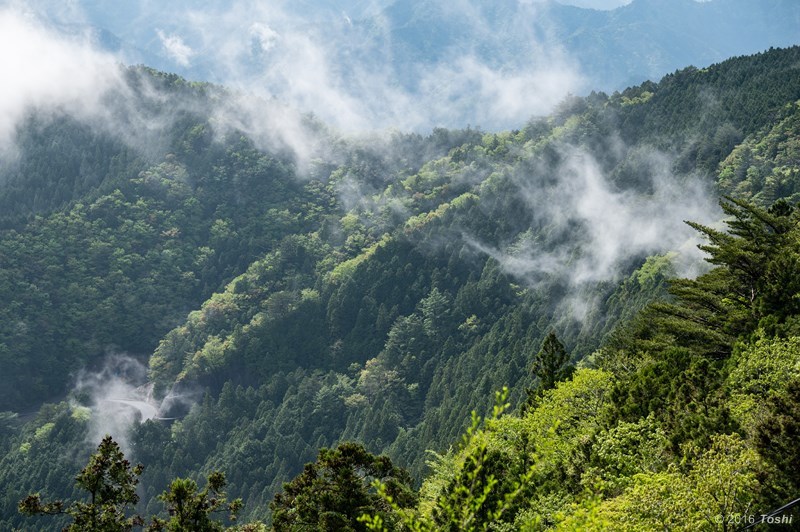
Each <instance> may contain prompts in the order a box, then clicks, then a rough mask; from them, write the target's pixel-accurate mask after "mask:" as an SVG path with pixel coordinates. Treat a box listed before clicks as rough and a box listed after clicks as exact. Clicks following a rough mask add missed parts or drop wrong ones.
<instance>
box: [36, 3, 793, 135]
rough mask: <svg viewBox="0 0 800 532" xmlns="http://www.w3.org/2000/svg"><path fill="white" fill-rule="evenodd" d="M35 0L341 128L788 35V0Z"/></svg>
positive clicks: (433, 120) (523, 110)
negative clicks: (596, 0)
mask: <svg viewBox="0 0 800 532" xmlns="http://www.w3.org/2000/svg"><path fill="white" fill-rule="evenodd" d="M52 3H53V2H52V1H51V0H37V2H36V3H33V4H34V5H38V4H42V5H43V6H50V5H51V4H52ZM40 11H41V16H42V18H44V19H46V20H50V21H51V22H52V24H54V25H56V26H57V27H59V28H61V29H62V30H63V31H65V32H67V33H69V32H73V33H75V32H77V33H80V32H82V31H85V32H89V33H90V34H92V35H94V40H95V41H96V42H97V44H99V45H101V46H103V47H104V48H106V49H108V50H111V51H114V52H116V53H119V54H121V56H122V57H123V58H124V61H125V62H126V63H128V64H137V63H145V64H148V65H151V66H154V67H157V68H160V69H163V70H167V71H170V72H177V73H179V74H181V75H182V76H185V77H187V78H189V79H197V80H207V81H213V82H217V83H223V84H226V85H229V86H238V87H247V88H248V89H250V90H256V91H262V92H263V93H264V94H266V95H269V96H275V97H277V98H280V99H281V100H283V101H288V102H291V103H292V104H294V105H295V106H296V107H298V108H301V109H304V110H309V111H313V112H314V113H315V114H316V115H317V116H320V117H322V118H323V119H324V120H325V121H326V122H327V123H329V124H331V125H334V126H337V127H339V128H342V129H345V130H347V131H352V130H364V129H371V128H376V127H377V128H387V127H399V128H400V129H405V130H408V129H413V130H415V131H417V132H424V131H427V130H429V129H431V128H433V127H437V126H438V127H463V126H464V125H465V124H472V125H473V126H478V127H482V128H486V129H493V130H497V129H508V128H515V127H520V123H519V122H520V120H524V119H525V118H527V116H529V115H539V116H542V115H545V114H549V112H550V111H551V110H552V108H553V106H554V105H555V104H557V103H558V101H559V100H560V99H561V98H562V97H563V95H564V93H565V92H571V93H573V94H579V95H586V94H588V93H589V92H590V91H591V90H602V91H605V92H608V93H611V92H613V91H618V90H623V89H624V88H626V87H628V86H630V85H633V84H638V83H641V82H642V81H643V80H646V79H649V80H652V81H657V80H658V79H660V78H661V77H663V76H664V75H666V74H668V73H671V72H674V71H675V70H677V69H681V68H685V67H687V66H689V65H694V66H696V67H698V68H700V67H704V66H706V65H709V64H712V63H715V62H719V61H722V60H724V59H727V58H729V57H733V56H738V55H743V54H753V53H757V52H759V51H762V50H766V49H768V48H770V47H786V46H792V45H795V44H797V43H798V41H800V30H798V28H800V5H798V4H797V2H794V1H792V0H759V1H758V2H753V1H750V0H713V1H706V2H697V1H694V0H670V1H664V0H633V1H632V2H631V3H630V4H628V5H625V6H622V7H619V8H617V9H613V10H608V11H600V10H592V9H582V8H577V7H574V6H570V5H562V4H561V3H559V2H557V1H553V0H549V1H543V0H536V1H527V2H519V1H517V0H499V1H493V2H482V1H475V0H463V1H461V2H459V3H457V4H456V5H453V4H452V2H442V1H441V0H398V1H370V2H354V1H351V2H336V3H335V5H334V4H332V3H331V2H322V1H317V0H314V1H308V2H288V3H286V2H284V3H279V4H276V3H272V4H270V5H261V4H259V3H258V2H251V1H249V0H237V1H234V0H208V1H203V2H183V1H180V2H179V1H176V2H169V3H168V4H153V3H148V2H139V1H137V0H124V1H123V0H121V1H119V2H116V3H115V4H114V5H113V7H112V6H109V5H106V4H105V3H104V2H94V1H89V0H80V1H78V2H75V6H74V9H72V10H62V9H56V8H54V7H49V8H48V7H42V8H41V9H40ZM75 12H77V15H76V14H75ZM387 102H391V104H390V105H387Z"/></svg>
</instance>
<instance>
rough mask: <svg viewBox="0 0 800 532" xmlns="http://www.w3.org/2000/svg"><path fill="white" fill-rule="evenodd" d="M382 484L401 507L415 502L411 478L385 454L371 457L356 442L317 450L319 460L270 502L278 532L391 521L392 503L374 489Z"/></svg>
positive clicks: (347, 527)
mask: <svg viewBox="0 0 800 532" xmlns="http://www.w3.org/2000/svg"><path fill="white" fill-rule="evenodd" d="M374 480H380V481H381V483H382V484H383V485H384V486H385V491H386V493H387V494H388V495H389V496H390V497H391V499H392V501H394V503H395V504H397V505H399V506H400V507H402V508H406V507H410V506H411V505H412V504H414V502H416V496H415V494H414V492H413V490H412V488H411V477H410V476H409V474H408V473H407V472H406V471H405V470H403V469H401V468H399V467H396V466H394V465H393V464H392V462H391V460H389V458H387V457H385V456H374V455H372V454H370V453H369V452H367V450H366V449H364V447H363V446H361V445H360V444H357V443H349V442H348V443H342V444H340V445H339V446H338V447H337V448H336V449H321V450H320V451H319V456H318V458H317V461H316V462H314V463H310V464H306V466H305V469H304V470H303V472H302V473H301V474H300V475H298V476H297V477H295V478H294V480H292V481H291V482H289V483H287V484H285V485H284V487H283V493H278V494H276V495H275V499H274V500H273V501H272V503H270V508H271V509H272V511H273V517H272V526H273V528H274V530H276V531H293V530H325V531H331V532H333V531H345V530H366V525H365V524H364V523H362V522H359V520H358V519H359V518H360V517H361V516H362V515H364V514H371V515H379V516H381V517H382V519H383V520H384V522H386V521H390V520H391V516H390V514H389V512H390V505H389V504H388V503H387V502H386V500H385V499H383V498H381V497H380V496H378V494H377V492H376V490H375V489H374V488H373V487H372V482H373V481H374Z"/></svg>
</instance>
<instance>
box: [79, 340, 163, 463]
mask: <svg viewBox="0 0 800 532" xmlns="http://www.w3.org/2000/svg"><path fill="white" fill-rule="evenodd" d="M146 382H147V367H146V366H144V365H143V364H142V363H141V362H139V361H138V360H136V359H135V358H133V357H130V356H127V355H124V354H121V353H111V354H109V355H108V356H107V357H106V360H105V362H104V364H103V366H102V368H101V369H100V370H99V371H94V372H92V371H86V370H83V371H81V372H80V373H79V374H78V377H77V379H76V384H75V389H74V391H73V395H74V396H75V397H77V398H78V400H79V403H80V404H81V406H83V407H89V409H90V410H91V417H90V420H89V431H88V433H87V435H86V438H87V442H88V443H90V444H92V445H97V443H98V442H99V441H100V440H101V439H103V437H105V436H106V435H110V436H112V437H113V438H114V440H115V441H116V442H117V443H119V444H120V447H121V448H122V449H123V451H125V452H126V454H127V453H128V452H129V451H130V445H129V436H130V430H131V428H132V427H133V425H134V423H136V422H143V421H146V420H148V419H153V418H155V417H157V416H158V412H159V409H158V405H157V403H155V402H154V401H153V400H152V398H151V397H150V392H151V389H150V388H151V387H150V386H146V385H145V384H146Z"/></svg>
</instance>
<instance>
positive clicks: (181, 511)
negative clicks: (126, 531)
mask: <svg viewBox="0 0 800 532" xmlns="http://www.w3.org/2000/svg"><path fill="white" fill-rule="evenodd" d="M225 485H226V481H225V474H224V473H221V472H219V471H215V472H213V473H211V474H210V475H209V476H208V480H207V482H206V487H205V488H203V489H202V490H200V489H199V488H198V486H197V483H196V482H195V481H194V480H192V479H188V478H176V479H174V480H173V481H172V482H171V483H170V485H169V488H167V490H166V491H165V492H164V493H162V494H161V495H159V496H158V498H159V500H161V501H162V502H163V503H164V505H165V506H166V508H167V513H169V515H170V516H171V517H170V518H169V519H167V520H165V519H160V518H158V517H154V518H153V521H152V523H151V524H150V525H149V526H148V530H152V531H161V530H166V531H168V532H190V531H196V532H214V531H217V530H223V529H224V527H223V526H222V524H220V523H218V522H216V521H213V520H212V515H213V514H214V513H217V512H227V513H228V519H230V520H235V519H236V514H237V513H238V512H239V510H240V509H241V507H242V500H241V499H236V500H233V501H231V502H228V500H227V497H226V496H225V492H224V491H223V490H224V489H225Z"/></svg>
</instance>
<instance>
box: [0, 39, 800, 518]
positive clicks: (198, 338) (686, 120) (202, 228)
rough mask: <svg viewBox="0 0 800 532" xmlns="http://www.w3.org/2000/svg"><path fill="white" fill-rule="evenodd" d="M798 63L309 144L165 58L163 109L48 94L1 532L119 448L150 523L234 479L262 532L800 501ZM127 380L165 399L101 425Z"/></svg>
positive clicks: (27, 214) (741, 510) (748, 63)
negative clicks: (495, 128) (52, 102)
mask: <svg viewBox="0 0 800 532" xmlns="http://www.w3.org/2000/svg"><path fill="white" fill-rule="evenodd" d="M798 65H800V48H798V47H794V48H788V49H771V50H769V51H767V52H764V53H761V54H758V55H755V56H746V57H738V58H733V59H730V60H728V61H725V62H722V63H719V64H716V65H712V66H709V67H707V68H702V69H699V68H694V67H689V68H686V69H683V70H679V71H676V72H675V73H673V74H670V75H668V76H666V77H664V78H663V79H662V80H661V81H659V82H657V83H656V82H645V83H643V84H642V85H639V86H635V87H631V88H629V89H626V90H625V91H622V92H616V93H614V94H611V95H608V94H605V93H600V92H595V93H592V94H591V95H589V96H587V97H568V98H566V99H565V100H564V101H563V102H562V104H561V105H560V106H559V107H558V108H557V109H556V110H555V111H554V112H553V113H552V114H551V115H549V116H547V117H541V118H533V119H530V120H529V121H528V122H527V123H524V124H520V129H518V130H513V131H506V132H499V133H486V132H482V131H480V130H478V129H473V128H467V129H463V130H446V129H436V130H434V131H432V132H431V133H430V134H425V135H423V134H419V133H399V132H390V133H387V134H385V135H382V136H380V137H378V138H373V139H363V138H350V137H347V136H343V135H340V134H337V133H336V132H335V131H332V130H330V129H328V128H326V127H325V126H324V124H321V123H319V121H317V120H316V119H314V118H313V117H306V118H305V119H304V120H303V121H302V128H303V134H304V135H305V136H306V137H305V138H307V139H313V144H314V146H315V150H314V151H313V153H312V156H310V157H309V156H301V155H300V154H298V153H297V152H295V151H293V150H292V148H291V146H289V145H286V144H281V143H279V142H271V143H270V142H267V143H264V142H263V139H259V138H254V137H253V136H251V135H249V134H248V132H247V131H245V130H244V129H236V128H235V127H230V126H228V125H226V124H225V123H224V121H223V120H221V119H220V115H219V108H220V105H221V103H220V102H223V103H224V102H226V101H228V100H232V99H233V98H234V95H233V94H232V93H231V92H230V91H228V90H226V89H223V88H221V87H217V86H214V85H209V84H197V83H189V82H187V81H185V80H183V79H181V78H179V77H177V76H174V75H169V74H164V73H160V72H156V71H153V70H149V69H146V68H143V67H137V68H130V69H129V70H128V71H127V74H126V75H127V78H128V79H127V82H128V85H129V86H130V87H131V90H130V91H128V92H127V93H126V94H125V100H126V102H127V103H126V106H127V107H125V108H122V107H121V108H120V109H119V114H120V117H121V119H128V120H129V123H130V127H131V128H135V126H136V121H134V120H130V119H129V117H128V115H127V114H126V113H128V112H129V111H128V110H127V109H129V108H137V109H144V110H145V112H146V113H147V115H146V116H148V117H157V116H162V115H164V116H166V115H168V116H169V118H168V119H166V118H165V119H164V120H162V121H161V122H160V124H161V126H160V127H159V128H152V129H150V130H147V131H143V132H138V133H137V134H130V135H127V134H120V133H119V131H117V130H113V129H109V128H102V127H96V126H95V125H92V124H86V123H84V122H81V121H80V120H77V119H75V118H71V117H69V116H67V115H55V116H38V115H36V114H35V113H33V114H32V115H31V116H30V117H28V119H27V120H26V122H25V124H24V126H23V127H21V128H19V131H18V135H17V137H18V138H17V149H16V155H15V157H14V158H13V159H10V160H9V161H7V162H4V163H3V164H2V167H1V168H0V171H1V172H2V175H1V176H0V183H2V184H1V185H0V213H2V217H1V218H0V295H1V296H2V301H3V304H2V305H1V306H0V313H2V314H1V319H0V367H2V373H1V374H0V375H1V376H0V384H1V385H2V386H0V410H2V411H3V412H2V413H1V414H0V451H1V452H2V459H0V484H1V485H3V486H4V487H5V489H4V491H3V493H2V494H1V495H0V528H3V529H13V528H15V527H23V528H25V527H32V528H34V529H40V528H48V527H51V526H67V524H68V523H69V522H70V518H74V519H76V522H77V519H78V517H76V515H77V514H76V513H75V512H73V514H69V513H67V514H63V513H62V514H59V515H58V516H48V515H39V516H36V517H29V516H24V515H22V514H21V513H19V512H18V508H19V505H20V501H25V500H27V506H25V505H23V506H24V508H23V509H27V513H31V514H41V513H54V512H51V511H45V510H55V509H57V508H56V507H54V506H49V507H47V506H42V505H41V504H40V501H39V499H37V498H34V499H30V498H29V499H26V497H27V496H28V495H29V494H32V493H39V494H40V496H41V497H42V499H43V500H55V499H59V500H64V501H74V500H80V499H81V498H82V497H83V496H84V495H83V492H84V491H86V485H87V481H86V479H85V477H86V473H85V471H87V470H91V468H88V467H87V469H85V470H82V468H83V467H84V466H85V465H86V464H87V461H89V463H90V464H93V463H97V461H98V460H99V458H98V457H102V456H103V453H106V456H111V455H114V456H116V455H115V454H114V453H117V452H119V453H122V452H124V454H125V456H126V457H127V458H128V459H129V460H130V461H131V463H141V464H143V465H144V468H143V469H139V468H134V469H133V470H131V469H129V470H126V471H125V478H126V479H127V482H129V483H130V482H132V479H133V477H136V482H138V487H137V488H136V489H138V491H137V493H138V494H139V496H138V497H129V498H128V499H126V502H127V503H129V506H130V507H131V510H130V511H131V512H133V511H135V512H136V513H137V514H138V515H147V516H150V515H156V516H161V517H159V518H158V519H156V520H155V521H154V522H153V524H152V525H151V526H152V527H155V528H154V529H158V528H157V527H158V526H162V527H168V526H172V525H168V524H167V521H164V518H165V517H166V516H167V515H168V510H169V509H170V508H172V507H171V506H170V504H174V500H175V497H176V495H175V494H176V493H179V492H180V493H189V494H192V497H196V498H195V499H192V500H199V501H201V502H203V501H205V499H203V497H208V496H209V494H212V495H213V494H214V493H220V494H222V493H223V488H224V494H225V496H229V497H230V500H231V501H234V502H232V503H231V504H232V505H233V506H235V508H228V507H227V506H225V505H227V504H228V503H227V499H225V501H226V502H225V504H222V503H221V501H222V500H223V499H224V497H223V496H222V495H220V498H218V499H214V500H216V502H217V503H219V504H218V505H217V507H214V509H215V510H217V509H219V510H225V512H223V513H221V514H220V517H219V519H220V520H224V519H225V518H226V517H225V516H226V515H227V510H231V509H233V510H236V512H237V513H238V515H239V521H240V522H242V523H251V524H252V527H251V529H253V530H256V529H258V528H259V526H260V527H267V526H272V527H274V529H276V530H304V529H314V530H317V529H319V530H325V529H328V530H349V529H355V530H366V529H371V530H382V529H405V528H408V529H410V530H489V529H490V530H544V529H551V528H553V529H562V530H590V529H597V530H603V529H613V530H651V529H659V528H662V529H691V530H705V529H707V530H733V529H737V528H739V527H742V526H746V525H748V524H752V523H753V521H752V519H754V516H756V517H758V518H759V519H760V518H761V516H762V515H765V514H767V513H768V512H769V511H770V510H772V509H775V508H778V507H780V506H782V505H783V504H785V503H787V502H789V501H791V500H792V499H794V498H796V497H797V494H798V489H799V488H800V485H798V479H797V474H796V472H797V471H798V470H800V461H799V460H800V454H798V447H797V444H796V437H797V434H798V430H799V427H800V417H798V416H800V413H799V412H798V409H797V402H798V400H799V399H800V376H799V375H798V373H797V367H798V365H800V346H798V340H797V337H798V335H799V334H800V333H798V312H800V308H798V309H797V310H795V307H796V306H798V302H797V301H798V290H800V286H798V281H797V278H798V271H797V270H794V266H796V265H798V264H799V263H800V248H798V243H800V225H799V222H800V211H798V210H797V209H796V204H797V201H798V199H800V196H799V195H798V194H800V183H798V178H800V140H798V139H800V75H798ZM126 117H127V118H126ZM276 127H277V126H276ZM684 221H688V222H689V223H688V224H684ZM698 242H699V243H700V246H699V249H697V246H696V243H698ZM98 375H99V376H100V377H98ZM110 381H113V382H115V383H119V384H120V386H119V387H118V388H116V389H114V390H110V389H107V388H104V386H103V382H110ZM122 390H124V392H123V391H122ZM126 393H127V394H128V395H124V394H126ZM134 395H135V397H134ZM132 399H141V400H143V401H144V400H146V401H148V402H149V403H150V404H153V405H155V406H157V407H158V408H159V415H158V416H157V417H156V418H154V419H150V420H147V421H142V420H141V419H140V418H137V416H136V415H134V413H133V412H127V413H126V414H125V415H122V414H119V411H115V412H117V414H115V417H118V418H130V422H129V423H122V424H119V423H117V424H116V425H111V424H109V422H108V416H107V415H104V410H108V409H110V408H112V406H113V405H111V404H110V403H113V402H114V401H116V402H117V403H119V401H121V400H132ZM115 408H119V405H118V404H117V405H116V406H115ZM161 418H169V419H161ZM484 418H485V419H484ZM106 432H111V433H112V434H111V435H112V436H113V437H114V438H115V439H116V440H117V441H119V442H120V448H119V449H117V448H113V446H112V445H111V443H109V442H108V441H106V440H102V438H103V436H104V434H105V433H106ZM87 435H88V436H87ZM101 440H102V441H103V442H104V443H103V444H101V448H99V449H98V448H97V445H98V444H99V443H101ZM345 442H350V443H345ZM353 442H355V443H353ZM95 450H97V452H96V453H95V454H92V453H93V452H95ZM379 455H383V456H379ZM120 460H121V459H120ZM304 464H305V466H304ZM304 467H305V468H304ZM79 472H80V474H79ZM219 472H223V473H224V475H220V474H219ZM76 475H79V476H78V483H77V484H76V483H75V478H76ZM292 479H294V480H292ZM373 479H374V480H376V481H377V482H376V483H375V484H371V481H372V480H373ZM290 481H291V483H289V482H290ZM200 486H206V487H205V491H202V490H200ZM170 490H171V491H170ZM180 490H183V491H182V492H181V491H180ZM239 499H241V501H239ZM171 501H172V502H171ZM238 503H241V508H239V507H238ZM221 504H222V506H220V505H221ZM60 508H61V509H62V510H63V507H60ZM72 508H75V507H72ZM120 512H122V510H120ZM787 512H791V510H787ZM82 515H83V514H80V515H79V517H80V518H82V517H81V516H82ZM115 515H116V514H115ZM120 515H122V517H124V518H125V519H128V521H127V522H128V525H130V526H134V525H137V524H141V523H140V522H139V521H137V520H135V519H134V518H132V517H130V515H131V514H130V513H129V514H127V517H126V514H124V512H122V514H120ZM787 515H788V514H787ZM172 516H173V517H174V516H175V513H174V512H172ZM122 517H121V519H122ZM778 518H780V516H778V517H776V518H775V519H778ZM159 519H161V520H162V521H159ZM159 522H161V524H160V525H159V524H158V523H159ZM204 522H205V521H204ZM54 523H55V525H54ZM256 523H261V524H259V525H256ZM228 524H230V523H228ZM174 526H177V525H174ZM204 526H205V525H204ZM208 526H209V527H211V528H209V529H213V526H216V525H213V523H210V522H209V523H208ZM219 526H221V525H219ZM304 527H305V528H304ZM167 529H170V528H167ZM173 529H180V528H173Z"/></svg>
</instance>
